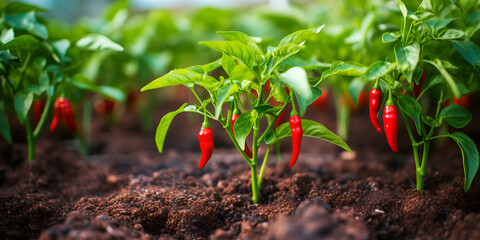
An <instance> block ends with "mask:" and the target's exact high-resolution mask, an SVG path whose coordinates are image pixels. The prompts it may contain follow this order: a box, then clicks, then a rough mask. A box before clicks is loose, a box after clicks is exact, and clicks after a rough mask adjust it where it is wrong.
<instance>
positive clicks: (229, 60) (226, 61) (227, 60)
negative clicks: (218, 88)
mask: <svg viewBox="0 0 480 240" xmlns="http://www.w3.org/2000/svg"><path fill="white" fill-rule="evenodd" d="M235 66H236V64H235V59H233V57H231V56H230V55H227V54H225V53H222V67H223V70H225V72H226V73H227V74H228V76H230V78H231V77H232V72H233V69H235Z"/></svg>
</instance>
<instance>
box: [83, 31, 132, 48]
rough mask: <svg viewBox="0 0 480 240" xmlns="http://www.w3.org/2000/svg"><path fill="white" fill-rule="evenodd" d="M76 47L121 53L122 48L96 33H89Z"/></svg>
mask: <svg viewBox="0 0 480 240" xmlns="http://www.w3.org/2000/svg"><path fill="white" fill-rule="evenodd" d="M76 46H77V47H80V48H84V49H87V50H92V51H116V52H123V47H122V46H121V45H120V44H118V43H116V42H114V41H112V40H111V39H110V38H108V37H106V36H104V35H102V34H98V33H91V34H88V35H87V36H85V37H83V38H81V39H80V40H78V41H77V43H76Z"/></svg>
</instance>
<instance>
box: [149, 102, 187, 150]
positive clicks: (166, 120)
mask: <svg viewBox="0 0 480 240" xmlns="http://www.w3.org/2000/svg"><path fill="white" fill-rule="evenodd" d="M185 106H187V104H186V103H184V104H183V105H182V106H181V107H180V108H178V109H177V110H176V111H173V112H169V113H167V114H165V116H163V117H162V119H161V120H160V123H159V124H158V126H157V131H156V132H155V143H156V144H157V149H158V152H160V153H162V152H163V144H164V143H165V137H166V136H167V132H168V129H169V128H170V124H171V123H172V121H173V118H175V116H177V115H178V114H179V113H182V112H184V111H185V110H184V109H185Z"/></svg>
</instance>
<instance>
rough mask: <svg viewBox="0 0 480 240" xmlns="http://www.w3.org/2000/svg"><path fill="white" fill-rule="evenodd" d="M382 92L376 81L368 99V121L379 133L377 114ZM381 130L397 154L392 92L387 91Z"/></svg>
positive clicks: (396, 119) (396, 124)
mask: <svg viewBox="0 0 480 240" xmlns="http://www.w3.org/2000/svg"><path fill="white" fill-rule="evenodd" d="M382 95H383V94H382V90H381V89H380V86H379V83H378V80H377V82H376V83H375V85H374V87H373V88H372V90H371V91H370V96H369V97H370V98H369V104H368V105H369V112H370V120H371V122H372V124H373V126H374V127H375V129H376V130H377V131H378V132H379V133H381V132H382V129H381V128H380V123H379V121H378V112H379V111H380V106H381V104H382ZM383 128H384V130H385V135H386V136H387V141H388V144H389V145H390V148H391V149H392V151H394V152H398V145H397V130H398V116H397V109H396V108H395V104H394V102H393V98H392V92H391V91H389V95H388V100H387V103H386V104H385V109H384V110H383Z"/></svg>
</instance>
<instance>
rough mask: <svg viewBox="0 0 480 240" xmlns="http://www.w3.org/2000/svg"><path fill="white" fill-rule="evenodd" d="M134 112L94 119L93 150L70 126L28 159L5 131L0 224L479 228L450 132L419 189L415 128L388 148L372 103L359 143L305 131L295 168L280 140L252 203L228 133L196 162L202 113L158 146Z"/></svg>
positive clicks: (153, 232)
mask: <svg viewBox="0 0 480 240" xmlns="http://www.w3.org/2000/svg"><path fill="white" fill-rule="evenodd" d="M476 112H478V111H475V110H474V111H473V113H474V119H473V120H472V124H470V125H469V126H468V127H467V128H466V129H465V131H466V132H468V133H469V135H470V136H471V137H472V139H478V135H479V132H480V131H479V126H477V125H474V124H473V123H476V122H478V120H479V118H478V116H476V115H475V113H476ZM161 114H163V113H161ZM310 114H311V115H309V116H307V118H316V119H317V120H320V122H322V123H325V125H326V126H327V127H328V128H330V129H334V127H335V126H334V119H333V116H331V115H325V114H324V113H320V112H316V113H310ZM159 115H160V114H159ZM136 119H138V117H136V116H135V114H130V115H126V117H125V118H124V119H122V121H121V122H120V123H119V124H118V125H116V126H115V127H114V128H113V129H108V127H106V124H105V122H103V121H102V119H101V118H98V119H97V120H96V121H94V122H96V124H95V125H94V130H93V131H94V132H95V134H94V135H93V137H92V139H93V140H92V146H91V149H90V150H91V151H92V154H91V155H90V156H89V157H87V158H86V159H82V157H81V156H80V155H79V154H78V153H77V152H76V151H75V147H74V144H73V143H74V142H73V141H67V140H61V139H62V137H63V136H57V138H52V137H51V136H49V138H41V139H40V140H39V141H38V145H37V157H36V159H35V161H34V162H33V163H22V162H23V160H24V159H26V144H24V145H20V144H18V145H15V146H14V147H13V148H10V147H9V146H8V145H7V144H5V143H4V142H2V144H1V145H0V146H1V151H2V153H1V156H2V162H1V170H2V175H1V190H0V213H1V214H0V216H1V222H2V224H1V225H0V236H4V237H5V238H6V239H25V238H40V239H108V238H112V237H114V238H119V239H122V238H124V239H135V238H137V239H158V238H159V239H193V238H213V239H259V238H264V239H265V238H266V239H312V238H317V239H318V238H321V239H393V238H395V239H413V238H421V239H479V238H480V229H479V228H478V226H477V225H478V222H479V221H480V182H479V180H478V178H477V179H475V181H474V182H473V184H472V188H471V189H470V191H469V192H468V193H464V192H463V170H462V161H461V155H460V152H459V151H458V146H457V145H456V144H454V142H453V141H452V142H446V143H444V145H442V146H435V147H434V148H433V149H432V150H431V160H430V161H429V164H430V166H429V168H428V172H427V176H426V178H425V180H426V182H425V190H424V191H423V192H418V191H416V190H415V170H414V163H413V157H412V155H411V154H410V148H409V145H408V139H406V138H405V136H400V137H401V138H400V139H399V140H400V142H399V147H400V153H399V154H392V153H391V152H390V150H389V148H388V145H387V143H386V141H385V139H384V136H383V135H381V134H377V133H376V132H375V130H374V129H373V128H372V127H371V126H370V125H369V122H368V120H369V119H368V116H367V111H366V109H365V110H363V111H361V112H359V113H357V114H356V115H354V116H353V118H352V122H351V126H365V127H361V128H359V127H352V128H351V130H350V133H351V139H350V140H349V142H348V143H349V145H350V146H351V148H352V149H353V150H354V152H353V153H348V152H344V151H342V150H341V149H340V148H337V147H334V146H333V145H331V144H328V143H326V142H324V141H320V140H316V139H308V138H305V139H304V143H303V146H302V153H301V155H300V158H299V161H298V162H297V164H296V165H295V166H294V167H293V168H290V167H288V162H289V158H290V156H289V151H290V150H289V149H290V147H289V142H288V141H284V142H283V144H282V146H283V147H284V153H283V155H282V156H283V159H284V161H283V162H282V163H277V159H276V157H275V155H274V154H273V155H271V156H270V158H269V164H268V166H267V169H266V172H265V175H264V179H263V184H262V189H261V196H260V204H258V205H253V204H251V199H250V197H251V195H250V191H251V189H250V183H249V181H250V171H249V170H250V169H249V168H248V165H247V164H246V163H245V160H243V159H242V157H241V156H240V154H238V153H237V152H236V151H234V149H233V148H232V146H230V145H228V144H222V143H221V142H222V141H223V140H226V138H227V136H226V135H225V136H223V135H221V134H219V135H218V136H216V137H217V138H218V139H215V141H216V143H217V142H218V143H219V144H218V145H217V146H216V148H215V151H214V155H213V157H212V159H211V160H210V161H209V163H208V164H207V165H206V167H205V168H204V169H202V170H199V169H197V165H198V161H199V159H200V152H199V147H198V146H197V145H198V143H197V140H196V136H195V135H196V134H193V133H191V129H197V128H198V127H199V126H198V125H199V123H198V122H199V121H195V120H194V121H191V120H190V119H189V117H188V114H184V115H179V117H178V119H177V120H176V121H175V122H174V123H173V124H172V129H171V130H172V131H171V132H170V133H169V135H168V136H167V142H166V144H167V145H166V150H165V152H164V154H161V155H160V154H158V152H157V150H156V146H155V142H154V137H153V135H145V134H141V132H140V131H139V127H138V124H137V122H136ZM179 126H183V127H179ZM213 127H214V131H215V127H219V126H213ZM218 132H220V129H219V130H218ZM359 136H361V137H359ZM477 144H478V143H477ZM440 147H441V148H442V151H435V148H440ZM260 151H265V149H262V148H261V150H260ZM2 238H3V237H2Z"/></svg>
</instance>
